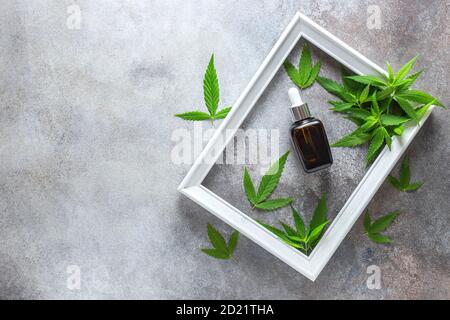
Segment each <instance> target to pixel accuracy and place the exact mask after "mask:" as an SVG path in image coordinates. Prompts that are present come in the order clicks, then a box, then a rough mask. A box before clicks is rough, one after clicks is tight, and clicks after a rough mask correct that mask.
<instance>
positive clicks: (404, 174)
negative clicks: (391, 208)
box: [387, 156, 423, 191]
mask: <svg viewBox="0 0 450 320" xmlns="http://www.w3.org/2000/svg"><path fill="white" fill-rule="evenodd" d="M387 179H388V181H389V182H390V183H391V185H392V186H393V187H394V188H396V189H398V190H400V191H416V190H417V189H419V188H420V187H421V186H422V185H423V182H420V181H418V182H415V183H410V181H411V172H410V169H409V157H407V156H406V157H405V158H404V159H403V162H402V166H401V168H400V180H397V179H396V178H394V177H393V176H391V175H389V176H388V178H387Z"/></svg>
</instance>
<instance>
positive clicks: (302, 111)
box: [291, 103, 311, 122]
mask: <svg viewBox="0 0 450 320" xmlns="http://www.w3.org/2000/svg"><path fill="white" fill-rule="evenodd" d="M291 116H292V121H293V122H297V121H302V120H304V119H308V118H310V117H311V112H310V111H309V108H308V104H306V103H302V104H300V105H298V106H293V107H291Z"/></svg>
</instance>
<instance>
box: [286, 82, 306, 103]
mask: <svg viewBox="0 0 450 320" xmlns="http://www.w3.org/2000/svg"><path fill="white" fill-rule="evenodd" d="M288 94H289V99H290V100H291V104H292V107H296V106H299V105H302V104H303V101H302V97H300V91H298V89H297V88H295V87H293V88H290V89H289V91H288Z"/></svg>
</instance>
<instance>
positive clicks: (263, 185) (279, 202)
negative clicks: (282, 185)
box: [243, 151, 293, 210]
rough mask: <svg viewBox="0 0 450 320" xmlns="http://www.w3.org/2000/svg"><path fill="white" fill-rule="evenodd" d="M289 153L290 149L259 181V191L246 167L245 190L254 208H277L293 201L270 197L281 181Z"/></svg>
mask: <svg viewBox="0 0 450 320" xmlns="http://www.w3.org/2000/svg"><path fill="white" fill-rule="evenodd" d="M288 155H289V151H288V152H286V153H285V154H283V155H282V156H281V157H280V158H279V159H278V160H277V161H275V162H274V163H273V164H272V165H271V166H270V168H269V169H268V170H267V172H266V174H265V175H264V176H263V177H262V179H261V182H260V183H259V187H258V191H256V189H255V185H254V184H253V181H252V178H251V177H250V174H249V173H248V170H247V168H245V169H244V179H243V184H244V191H245V194H246V195H247V199H248V201H249V202H250V203H251V204H252V206H253V208H257V209H261V210H275V209H279V208H281V207H284V206H287V205H288V204H290V203H291V202H292V200H293V199H292V198H278V199H268V197H269V196H270V195H271V194H272V193H273V191H274V190H275V188H276V187H277V185H278V183H279V182H280V178H281V175H282V173H283V170H284V165H285V163H286V160H287V157H288Z"/></svg>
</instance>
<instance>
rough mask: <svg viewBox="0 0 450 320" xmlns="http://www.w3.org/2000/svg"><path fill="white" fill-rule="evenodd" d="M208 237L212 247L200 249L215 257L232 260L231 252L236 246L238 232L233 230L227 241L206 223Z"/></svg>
mask: <svg viewBox="0 0 450 320" xmlns="http://www.w3.org/2000/svg"><path fill="white" fill-rule="evenodd" d="M208 238H209V241H210V242H211V244H212V245H213V247H214V248H205V249H201V250H202V251H203V252H204V253H206V254H207V255H209V256H211V257H214V258H216V259H233V260H234V257H233V253H234V250H235V249H236V246H237V242H238V238H239V232H237V231H234V232H233V233H232V234H231V236H230V239H229V240H228V243H227V242H225V239H224V237H223V236H222V235H221V234H220V232H219V231H218V230H217V229H215V228H214V227H213V226H212V225H211V224H209V223H208Z"/></svg>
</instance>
